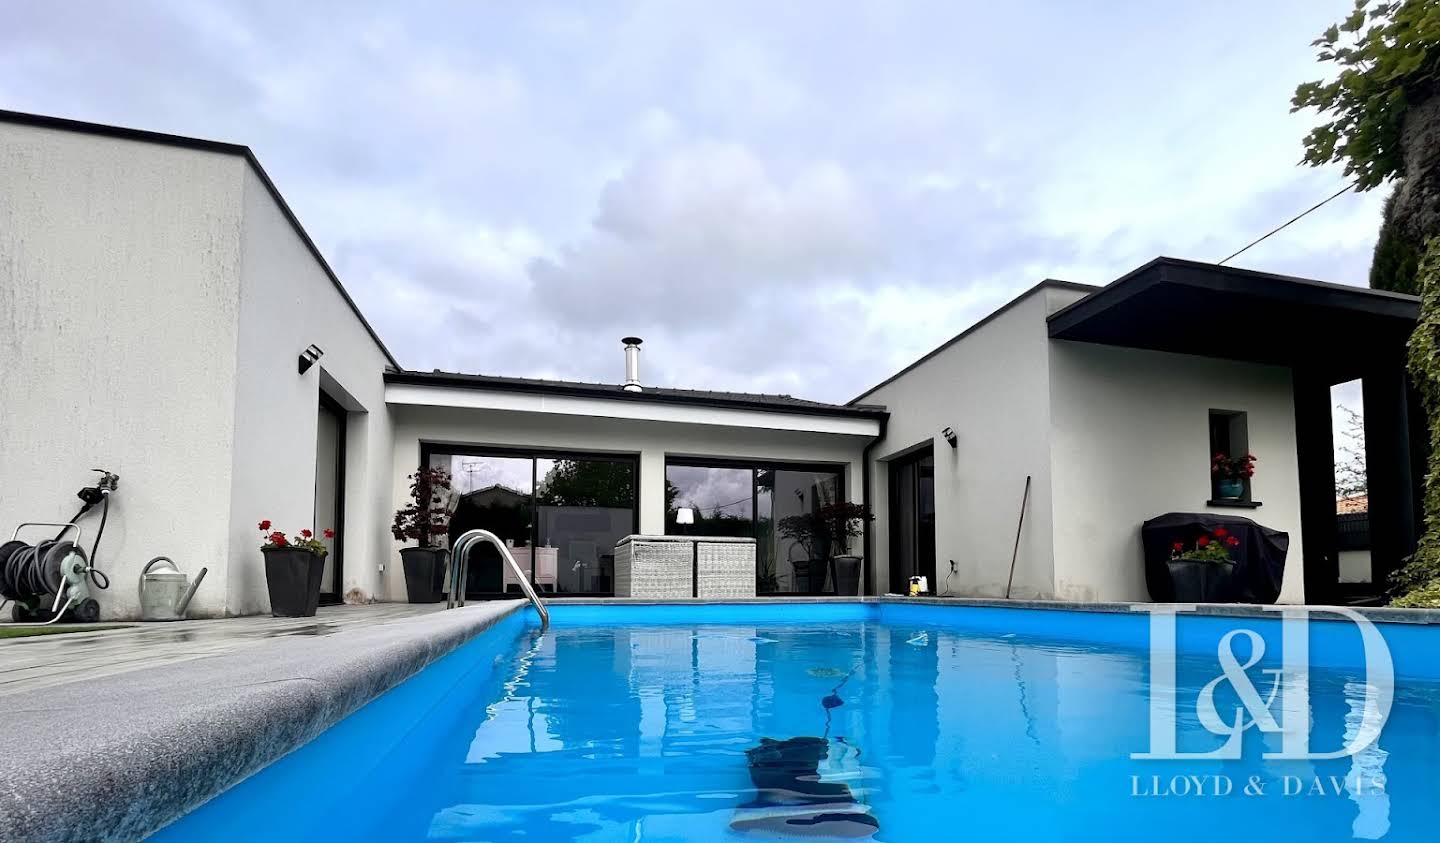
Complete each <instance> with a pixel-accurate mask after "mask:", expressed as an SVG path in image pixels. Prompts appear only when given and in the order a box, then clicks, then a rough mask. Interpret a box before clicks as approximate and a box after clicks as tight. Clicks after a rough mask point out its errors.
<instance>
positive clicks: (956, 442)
mask: <svg viewBox="0 0 1440 843" xmlns="http://www.w3.org/2000/svg"><path fill="white" fill-rule="evenodd" d="M940 435H941V436H943V437H945V441H946V442H949V443H950V447H952V448H958V447H960V437H958V436H956V435H955V431H954V430H952V429H951V428H948V427H947V428H945V429H944V430H942V431H940Z"/></svg>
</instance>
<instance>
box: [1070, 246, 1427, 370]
mask: <svg viewBox="0 0 1440 843" xmlns="http://www.w3.org/2000/svg"><path fill="white" fill-rule="evenodd" d="M1419 316H1420V300H1419V299H1418V298H1416V297H1415V296H1409V295H1404V294H1402V293H1390V292H1385V291H1383V290H1371V289H1369V288H1366V287H1353V286H1349V285H1346V284H1331V283H1327V282H1324V281H1314V280H1311V279H1308V278H1295V277H1293V276H1288V275H1273V274H1270V273H1267V272H1255V271H1252V270H1246V269H1235V268H1232V267H1228V266H1216V265H1214V264H1207V263H1198V262H1195V261H1185V260H1178V259H1175V258H1164V257H1162V258H1156V259H1155V260H1153V261H1150V262H1149V263H1147V264H1145V265H1144V266H1142V267H1140V268H1139V269H1136V270H1134V271H1133V272H1130V273H1129V274H1127V275H1125V276H1124V277H1122V278H1120V279H1118V280H1116V281H1114V282H1112V283H1111V284H1109V285H1107V286H1105V287H1103V288H1101V289H1100V290H1098V291H1097V292H1095V293H1093V294H1091V295H1089V296H1086V297H1085V298H1083V299H1081V300H1080V301H1078V302H1075V303H1074V304H1072V305H1070V306H1069V307H1066V308H1064V309H1062V310H1059V311H1057V312H1055V313H1053V314H1051V316H1050V317H1049V320H1048V321H1049V330H1050V337H1051V338H1052V339H1059V340H1073V341H1075V342H1089V343H1099V344H1102V345H1116V346H1124V347H1127V348H1144V349H1151V350H1154V351H1170V352H1175V353H1178V354H1194V355H1201V356H1205V357H1223V358H1228V359H1232V360H1245V361H1250V362H1255V363H1271V364H1277V365H1285V366H1309V367H1317V368H1323V369H1324V370H1326V371H1328V372H1331V373H1332V374H1333V376H1334V377H1335V381H1334V382H1336V383H1338V382H1341V381H1344V380H1349V379H1351V378H1354V377H1358V376H1359V374H1360V372H1361V370H1362V369H1363V368H1364V366H1365V364H1366V363H1367V362H1368V361H1369V360H1370V359H1371V358H1372V357H1373V356H1374V355H1377V354H1383V355H1387V356H1392V359H1393V355H1394V354H1395V353H1397V352H1398V351H1399V350H1400V349H1403V347H1404V344H1405V341H1406V340H1407V339H1408V338H1409V336H1410V333H1411V331H1413V330H1414V328H1415V323H1416V321H1417V320H1418V319H1419Z"/></svg>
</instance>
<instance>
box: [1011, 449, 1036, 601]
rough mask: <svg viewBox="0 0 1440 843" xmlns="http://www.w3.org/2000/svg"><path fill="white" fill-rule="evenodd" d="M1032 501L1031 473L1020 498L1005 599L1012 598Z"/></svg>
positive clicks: (1026, 477) (1027, 477)
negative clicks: (1016, 565)
mask: <svg viewBox="0 0 1440 843" xmlns="http://www.w3.org/2000/svg"><path fill="white" fill-rule="evenodd" d="M1029 503H1030V475H1028V474H1027V475H1025V496H1024V497H1022V498H1021V499H1020V523H1018V524H1016V525H1015V549H1014V550H1013V551H1011V552H1010V578H1009V579H1007V580H1006V581H1005V599H1006V600H1009V599H1010V587H1011V586H1012V585H1014V584H1015V561H1016V560H1017V559H1019V558H1020V531H1021V530H1023V529H1025V507H1026V505H1027V504H1029Z"/></svg>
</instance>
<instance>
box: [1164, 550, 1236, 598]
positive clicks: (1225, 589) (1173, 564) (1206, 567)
mask: <svg viewBox="0 0 1440 843" xmlns="http://www.w3.org/2000/svg"><path fill="white" fill-rule="evenodd" d="M1166 564H1167V565H1169V566H1170V582H1171V583H1172V584H1173V585H1174V586H1175V602H1176V603H1226V602H1229V600H1230V579H1231V575H1232V573H1233V572H1234V569H1235V566H1234V564H1232V563H1230V562H1205V561H1202V560H1198V559H1171V560H1170V561H1169V562H1168V563H1166Z"/></svg>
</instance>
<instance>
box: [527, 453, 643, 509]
mask: <svg viewBox="0 0 1440 843" xmlns="http://www.w3.org/2000/svg"><path fill="white" fill-rule="evenodd" d="M535 498H536V501H537V502H538V503H539V504H540V505H541V506H605V507H625V506H632V505H633V501H634V499H635V470H634V467H633V465H632V464H631V463H628V462H603V461H599V460H557V461H556V462H555V465H554V466H553V467H551V469H550V470H549V471H547V472H545V477H544V478H543V479H542V480H541V481H540V484H539V488H538V489H537V490H536V495H535Z"/></svg>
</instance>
